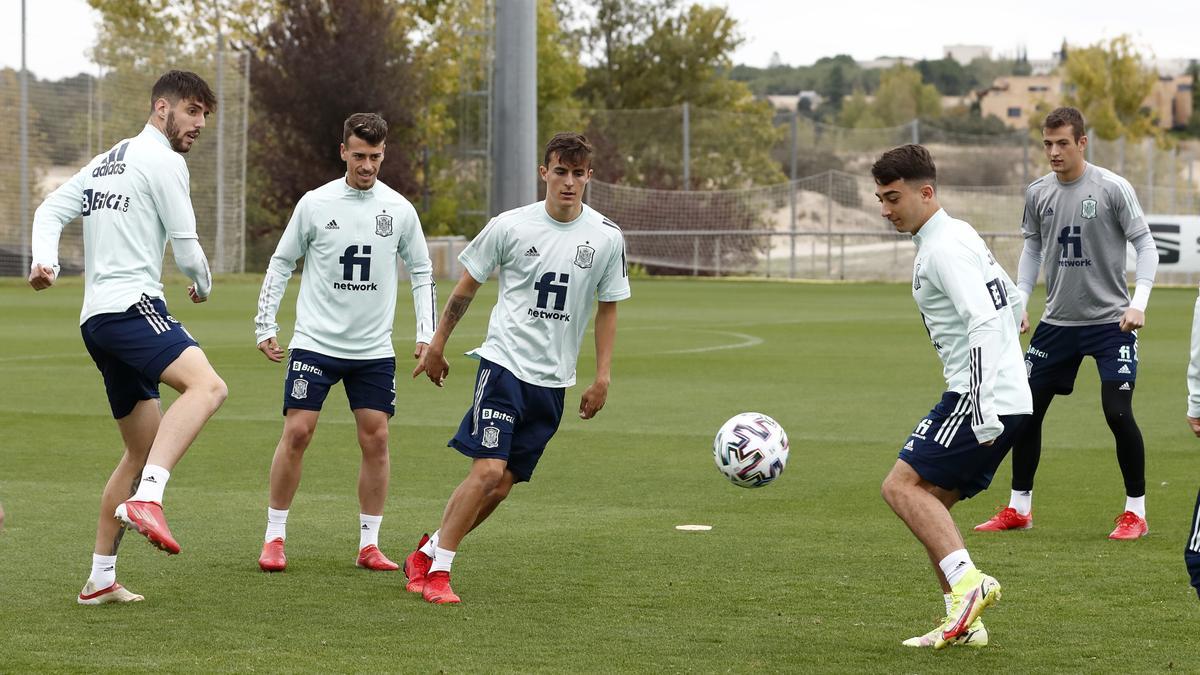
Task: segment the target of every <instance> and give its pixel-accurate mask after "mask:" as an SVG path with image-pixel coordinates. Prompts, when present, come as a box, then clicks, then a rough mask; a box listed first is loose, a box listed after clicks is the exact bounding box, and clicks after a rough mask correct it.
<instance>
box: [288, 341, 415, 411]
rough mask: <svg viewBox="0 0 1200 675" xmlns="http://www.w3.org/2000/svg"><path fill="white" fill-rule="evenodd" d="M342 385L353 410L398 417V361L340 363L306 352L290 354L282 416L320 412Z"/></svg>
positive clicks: (393, 359) (372, 360) (376, 360)
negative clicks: (331, 395)
mask: <svg viewBox="0 0 1200 675" xmlns="http://www.w3.org/2000/svg"><path fill="white" fill-rule="evenodd" d="M338 382H342V383H343V384H344V385H345V387H346V398H347V400H349V401H350V409H351V410H358V409H359V408H367V409H369V410H378V411H380V412H385V413H387V415H388V417H391V416H392V415H394V414H396V359H395V358H394V357H388V358H383V359H340V358H337V357H335V356H325V355H324V354H320V353H318V352H313V351H309V350H307V349H293V350H291V351H290V352H289V354H288V364H287V377H286V378H285V379H284V382H283V414H284V415H287V411H288V410H291V409H295V410H320V409H321V406H322V405H324V404H325V397H326V396H328V395H329V390H330V389H331V388H333V385H335V384H337V383H338Z"/></svg>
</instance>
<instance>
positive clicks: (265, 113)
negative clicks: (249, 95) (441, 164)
mask: <svg viewBox="0 0 1200 675" xmlns="http://www.w3.org/2000/svg"><path fill="white" fill-rule="evenodd" d="M403 18H404V17H403V16H402V15H401V14H400V13H399V12H398V11H397V8H396V6H395V5H393V4H390V3H378V2H375V1H374V0H344V1H342V2H336V3H326V2H323V1H322V0H297V1H295V2H291V3H288V4H287V5H285V6H284V7H283V9H282V10H281V11H280V12H279V13H278V14H277V15H276V16H275V17H273V19H272V20H271V22H270V23H269V24H268V25H267V26H266V28H265V29H264V30H263V31H262V33H261V35H260V36H259V37H258V38H257V39H258V41H259V42H258V46H259V49H258V50H256V52H255V59H254V63H253V64H252V65H251V68H250V72H251V87H252V89H253V91H254V96H255V99H256V101H257V105H258V106H259V110H260V111H261V114H260V115H258V116H256V120H255V123H254V124H253V125H252V130H251V134H250V135H251V136H252V137H254V138H260V139H264V140H266V141H267V142H266V143H264V144H263V146H262V151H263V152H264V154H265V155H266V156H271V155H274V156H275V157H276V158H279V157H280V155H281V154H282V155H283V156H285V157H286V161H274V162H272V163H271V164H270V171H269V176H270V180H269V182H268V186H269V187H268V189H267V190H266V192H265V194H263V195H262V196H261V197H262V198H263V199H265V200H267V201H268V203H270V204H271V205H272V206H274V207H275V208H276V209H281V210H287V209H290V207H291V206H292V205H294V204H295V203H296V201H297V200H298V199H299V198H300V197H301V196H302V195H303V194H304V193H305V192H306V191H308V190H311V189H313V188H315V187H317V186H319V185H322V184H324V183H326V182H328V181H329V180H331V179H332V178H334V177H336V176H338V175H341V174H342V173H344V172H345V164H344V163H343V162H342V160H341V158H340V157H339V155H338V152H337V150H338V144H339V143H340V142H341V139H342V123H343V122H344V121H345V119H346V116H347V115H348V114H350V113H353V112H377V113H379V114H381V115H383V117H384V119H386V120H387V121H388V128H389V129H388V151H387V161H385V162H384V163H383V166H382V167H381V169H380V173H379V178H380V180H382V181H383V182H385V183H387V184H388V185H389V186H390V187H392V188H394V189H396V190H397V191H399V192H401V193H403V194H406V195H414V194H416V193H418V192H419V185H420V183H419V179H418V175H417V167H418V165H419V162H420V149H421V142H420V138H419V137H418V135H417V129H418V125H419V120H420V117H421V114H422V111H421V109H420V108H419V107H418V105H414V103H415V101H413V100H412V98H411V92H414V91H420V90H421V82H420V73H419V72H417V70H416V68H415V67H414V59H413V54H412V47H411V45H410V44H409V42H408V41H407V38H406V36H405V34H404V32H403V31H402V30H400V28H401V27H402V26H403V25H404V24H403V23H402V20H403ZM359 45H370V46H371V47H370V49H361V48H359V47H358V46H359ZM379 54H387V56H388V57H387V58H386V59H385V58H379V56H378V55H379ZM272 150H274V152H272ZM285 223H286V221H284V220H281V222H278V223H276V224H275V226H276V227H277V228H280V229H281V228H282V226H283V225H284V224H285Z"/></svg>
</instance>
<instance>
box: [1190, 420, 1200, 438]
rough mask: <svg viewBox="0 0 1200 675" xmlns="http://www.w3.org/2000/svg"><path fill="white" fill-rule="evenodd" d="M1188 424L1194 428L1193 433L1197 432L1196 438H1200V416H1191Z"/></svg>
mask: <svg viewBox="0 0 1200 675" xmlns="http://www.w3.org/2000/svg"><path fill="white" fill-rule="evenodd" d="M1187 420H1188V426H1189V427H1191V428H1192V433H1193V434H1196V438H1200V417H1189V418H1187Z"/></svg>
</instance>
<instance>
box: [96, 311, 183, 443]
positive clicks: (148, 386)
mask: <svg viewBox="0 0 1200 675" xmlns="http://www.w3.org/2000/svg"><path fill="white" fill-rule="evenodd" d="M79 332H80V333H81V334H82V335H83V344H84V345H85V346H86V347H87V350H88V353H89V354H91V355H92V360H93V361H95V362H96V368H97V369H99V370H100V374H101V375H103V376H104V389H105V391H106V392H107V393H108V405H109V407H110V408H112V416H113V418H114V419H118V420H119V419H121V418H122V417H125V416H126V415H128V414H129V413H131V412H133V407H134V406H135V405H137V404H138V402H139V401H146V400H149V399H154V398H158V397H159V395H158V381H159V378H160V377H161V376H162V373H163V371H164V370H166V369H167V366H169V365H171V364H172V363H173V362H174V361H175V359H177V358H179V355H180V354H182V353H183V350H185V349H187V348H188V347H199V346H200V345H199V343H197V342H196V340H195V339H193V338H192V336H191V335H190V334H189V333H188V332H187V329H185V328H184V327H183V324H181V323H179V321H178V320H177V319H176V318H175V317H173V316H171V315H170V314H168V313H167V304H166V303H165V302H163V300H162V298H151V297H149V296H146V295H143V296H142V299H141V300H138V301H137V303H136V304H134V305H133V306H132V307H130V308H129V309H127V310H125V311H124V312H111V313H108V314H97V315H96V316H93V317H92V318H90V319H88V320H87V321H85V322H83V325H82V326H80V327H79Z"/></svg>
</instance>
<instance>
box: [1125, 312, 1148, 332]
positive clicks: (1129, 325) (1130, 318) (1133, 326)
mask: <svg viewBox="0 0 1200 675" xmlns="http://www.w3.org/2000/svg"><path fill="white" fill-rule="evenodd" d="M1145 325H1146V313H1145V312H1143V311H1142V310H1140V309H1134V308H1133V307H1130V308H1129V309H1127V310H1125V316H1123V317H1121V332H1122V333H1129V332H1132V331H1135V330H1137V329H1139V328H1141V327H1142V326H1145Z"/></svg>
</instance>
